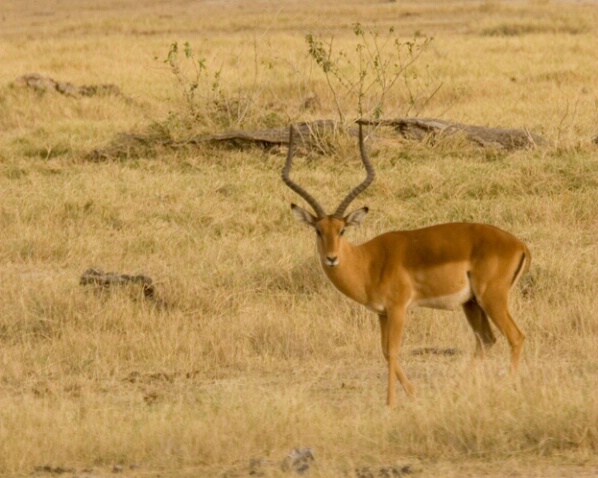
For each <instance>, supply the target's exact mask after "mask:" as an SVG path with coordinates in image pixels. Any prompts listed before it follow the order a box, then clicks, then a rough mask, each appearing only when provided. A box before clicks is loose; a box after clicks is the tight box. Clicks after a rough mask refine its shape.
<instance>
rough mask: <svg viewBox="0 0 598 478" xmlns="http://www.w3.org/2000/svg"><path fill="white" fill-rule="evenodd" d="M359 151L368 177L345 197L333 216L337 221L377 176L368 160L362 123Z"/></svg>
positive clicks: (360, 126)
mask: <svg viewBox="0 0 598 478" xmlns="http://www.w3.org/2000/svg"><path fill="white" fill-rule="evenodd" d="M359 151H361V161H362V162H363V165H364V166H365V170H366V171H367V177H366V178H365V179H364V180H363V182H362V183H361V184H360V185H359V186H357V187H355V188H354V189H353V190H352V191H351V192H350V193H349V194H347V197H345V199H343V202H341V203H340V205H339V207H337V208H336V211H335V212H334V214H333V216H334V217H336V218H337V219H342V217H343V214H344V213H345V209H347V206H348V205H349V204H351V202H352V201H353V200H354V199H355V198H356V197H357V196H359V195H360V194H361V193H362V192H363V191H365V190H366V188H367V187H368V186H369V185H370V184H371V183H372V181H373V180H374V177H375V176H376V173H375V172H374V167H373V166H372V163H371V162H370V158H368V155H367V152H366V150H365V145H364V144H363V127H362V125H361V123H359Z"/></svg>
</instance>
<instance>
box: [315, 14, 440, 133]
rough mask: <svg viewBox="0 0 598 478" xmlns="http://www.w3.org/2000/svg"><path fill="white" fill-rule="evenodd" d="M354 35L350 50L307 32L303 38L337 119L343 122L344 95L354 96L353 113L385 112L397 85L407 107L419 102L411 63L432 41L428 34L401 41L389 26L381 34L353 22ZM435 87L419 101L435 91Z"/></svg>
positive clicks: (365, 114) (415, 76)
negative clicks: (326, 86)
mask: <svg viewBox="0 0 598 478" xmlns="http://www.w3.org/2000/svg"><path fill="white" fill-rule="evenodd" d="M353 33H354V35H355V37H356V40H357V41H356V44H355V48H354V51H352V52H347V51H346V50H343V49H337V48H336V46H335V43H334V37H331V38H330V39H329V40H323V39H320V38H317V37H316V36H315V35H314V34H311V33H310V34H308V35H307V36H306V37H305V40H306V42H307V45H308V52H309V55H310V56H311V58H312V59H313V60H314V61H315V62H316V64H317V65H318V66H319V67H320V68H321V70H322V71H323V72H324V75H325V77H326V82H327V84H328V88H329V89H330V91H331V93H332V95H333V98H334V101H335V104H336V109H337V112H338V115H339V118H340V120H341V122H344V121H345V117H346V113H345V107H344V106H343V104H344V102H343V101H342V100H343V99H344V98H345V97H350V96H356V97H357V115H358V116H359V117H364V116H371V117H373V118H375V119H378V118H381V117H382V116H383V115H384V114H385V113H386V102H387V98H388V96H389V95H390V94H391V93H394V91H395V89H396V88H397V87H398V86H399V85H401V86H402V87H403V88H404V90H405V92H406V95H407V108H406V110H407V111H409V110H412V109H413V108H416V107H417V105H418V104H420V103H421V102H420V101H419V100H420V94H419V92H417V91H415V89H414V84H415V82H416V81H417V80H418V76H417V74H416V73H415V72H414V71H413V68H412V67H413V65H414V63H415V62H416V61H417V60H418V59H419V58H420V57H421V55H422V53H423V52H424V51H425V49H426V48H427V46H428V45H429V44H430V42H431V41H432V38H431V37H427V36H421V35H415V36H414V38H413V39H412V40H410V41H401V40H400V39H399V38H398V36H397V33H396V31H395V29H394V28H393V27H391V28H389V29H388V32H387V33H386V34H385V35H380V34H379V33H378V32H375V31H373V30H366V29H364V27H363V26H362V25H361V24H360V23H355V24H353ZM439 88H440V86H437V87H436V88H435V89H434V91H432V93H431V94H429V95H428V98H427V99H426V101H425V102H424V103H423V104H424V105H425V104H426V103H427V102H428V101H429V99H431V97H432V96H433V95H434V94H435V93H436V91H438V89H439Z"/></svg>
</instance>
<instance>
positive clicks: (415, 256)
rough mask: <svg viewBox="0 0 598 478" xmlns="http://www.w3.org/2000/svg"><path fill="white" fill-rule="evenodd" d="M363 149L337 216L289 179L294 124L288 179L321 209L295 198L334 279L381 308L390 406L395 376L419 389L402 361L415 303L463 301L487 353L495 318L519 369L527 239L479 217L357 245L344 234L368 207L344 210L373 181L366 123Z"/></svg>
mask: <svg viewBox="0 0 598 478" xmlns="http://www.w3.org/2000/svg"><path fill="white" fill-rule="evenodd" d="M359 149H360V152H361V160H362V162H363V164H364V166H365V169H366V171H367V177H366V179H365V180H364V181H363V182H362V183H361V184H359V185H358V186H357V187H355V188H354V189H353V190H352V191H351V192H350V193H349V194H348V195H347V196H346V197H345V198H344V199H343V201H342V202H341V203H340V205H339V206H338V208H337V209H336V211H334V213H333V214H331V215H328V214H326V213H325V212H324V209H323V208H322V206H320V204H319V203H318V201H316V200H315V199H314V198H313V197H312V196H311V195H310V194H309V193H308V192H307V191H305V190H304V189H303V188H302V187H301V186H299V185H298V184H296V183H295V182H293V181H292V180H291V179H290V178H289V172H290V170H291V164H292V159H293V151H294V144H293V127H292V126H291V128H290V132H289V150H288V156H287V159H286V164H285V167H284V168H283V171H282V179H283V181H284V182H285V184H286V185H287V186H288V187H290V188H291V189H292V190H293V191H295V192H296V193H297V194H299V196H301V197H302V198H303V199H305V201H306V202H307V203H308V204H309V205H310V206H311V207H312V208H313V211H314V213H315V215H314V214H312V213H310V212H308V211H307V210H305V209H303V208H301V207H299V206H297V205H295V204H291V209H292V212H293V214H294V215H295V218H296V219H297V220H298V221H299V222H300V223H303V224H306V225H308V226H310V227H312V228H314V229H315V231H316V243H317V249H318V254H319V257H320V263H321V265H322V269H323V270H324V272H325V274H326V276H327V277H328V279H329V280H330V282H332V284H333V285H334V286H335V287H336V288H337V289H338V290H339V291H341V292H342V293H343V294H345V295H346V296H348V297H350V298H351V299H353V300H355V301H356V302H358V303H360V304H362V305H364V306H366V307H367V308H368V309H370V310H372V311H373V312H375V313H376V314H378V317H379V320H380V331H381V342H382V353H383V354H384V357H385V359H386V361H387V363H388V393H387V405H388V406H391V407H392V406H394V405H395V404H396V394H395V388H396V386H395V385H396V379H397V378H398V380H399V382H400V383H401V385H402V387H403V389H404V390H405V392H406V393H407V395H409V396H413V395H414V388H413V385H412V384H411V382H410V381H409V379H408V378H407V375H406V374H405V372H404V371H403V369H402V368H401V366H400V365H399V363H398V355H399V348H400V345H401V338H402V335H403V328H404V325H405V319H406V313H407V309H408V308H410V307H415V306H419V307H431V308H436V309H446V310H451V309H455V308H458V307H459V306H460V307H462V309H463V312H464V313H465V317H466V318H467V320H468V322H469V324H470V326H471V327H472V329H473V331H474V334H475V337H476V350H475V355H476V356H483V355H484V353H485V350H486V349H487V348H489V347H490V346H491V345H492V344H493V343H494V342H495V341H496V338H495V337H494V334H493V332H492V329H491V327H490V322H489V319H490V320H491V321H492V322H493V323H494V325H495V326H496V327H497V328H498V330H499V331H500V332H502V333H503V334H504V335H505V336H506V338H507V340H508V342H509V345H510V348H511V373H512V375H515V374H516V373H517V368H518V365H519V358H520V355H521V350H522V347H523V342H524V339H525V335H524V334H523V332H522V331H521V330H520V329H519V327H517V324H516V323H515V322H514V320H513V318H512V317H511V314H510V313H509V309H508V301H509V291H510V290H511V288H512V287H513V286H514V285H515V283H516V282H517V280H518V279H519V278H520V277H521V275H523V274H524V273H525V272H526V271H527V269H528V268H529V264H530V260H531V255H530V252H529V250H528V248H527V246H526V245H525V244H524V243H523V242H521V241H520V240H519V239H517V238H516V237H515V236H513V235H512V234H510V233H508V232H506V231H503V230H501V229H499V228H497V227H494V226H490V225H487V224H475V223H448V224H438V225H435V226H430V227H425V228H423V229H417V230H412V231H394V232H387V233H385V234H381V235H379V236H376V237H374V238H373V239H371V240H369V241H367V242H365V243H364V244H361V245H357V246H356V245H353V244H351V243H350V242H348V241H347V240H346V239H345V237H344V233H345V230H346V229H347V228H348V227H352V226H357V225H359V224H360V223H361V222H362V220H363V219H364V217H365V216H366V214H367V212H368V208H367V207H362V208H360V209H357V210H355V211H353V212H351V213H349V214H347V215H344V214H345V209H346V208H347V207H348V206H349V204H350V203H351V202H352V201H353V200H354V199H355V198H356V197H357V196H358V195H359V194H361V193H362V192H363V191H364V190H365V189H366V188H367V187H368V186H369V185H370V184H371V182H372V181H373V180H374V168H373V166H372V164H371V163H370V160H369V158H368V155H367V152H366V149H365V145H364V140H363V131H362V126H361V124H360V125H359Z"/></svg>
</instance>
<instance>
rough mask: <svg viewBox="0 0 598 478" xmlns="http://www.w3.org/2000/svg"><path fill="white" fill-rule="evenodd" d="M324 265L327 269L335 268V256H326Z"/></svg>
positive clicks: (336, 262)
mask: <svg viewBox="0 0 598 478" xmlns="http://www.w3.org/2000/svg"><path fill="white" fill-rule="evenodd" d="M326 265H327V266H329V267H335V266H337V265H338V257H337V256H326Z"/></svg>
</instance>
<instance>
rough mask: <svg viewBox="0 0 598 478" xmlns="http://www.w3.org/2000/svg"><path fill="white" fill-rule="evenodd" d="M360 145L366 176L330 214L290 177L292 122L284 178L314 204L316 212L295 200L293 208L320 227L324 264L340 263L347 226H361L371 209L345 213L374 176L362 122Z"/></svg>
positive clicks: (301, 217) (301, 219)
mask: <svg viewBox="0 0 598 478" xmlns="http://www.w3.org/2000/svg"><path fill="white" fill-rule="evenodd" d="M359 149H360V151H361V160H362V161H363V164H364V166H365V168H366V171H367V177H366V179H365V180H364V181H363V182H362V183H361V184H360V185H359V186H357V187H355V188H354V189H353V190H352V191H351V192H350V193H349V194H348V195H347V196H346V197H345V199H343V201H342V202H341V203H340V205H339V206H338V208H337V209H336V211H335V212H334V214H331V215H328V214H326V213H325V212H324V209H323V208H322V206H320V204H319V203H318V201H316V200H315V199H314V198H313V196H311V195H310V194H309V193H308V192H307V191H305V189H303V188H302V187H301V186H299V185H298V184H296V183H294V182H293V181H292V180H291V179H290V178H289V172H290V170H291V164H292V160H293V150H294V144H293V127H292V126H291V129H290V133H289V154H288V156H287V161H286V164H285V167H284V169H283V170H282V179H283V181H284V182H285V184H286V185H287V186H288V187H290V188H291V189H292V190H293V191H295V192H296V193H297V194H299V195H300V196H301V197H302V198H303V199H305V200H306V201H307V203H308V204H309V205H310V206H311V207H312V208H313V210H314V212H315V215H314V214H311V213H310V212H309V211H307V210H305V209H303V208H302V207H299V206H297V205H296V204H291V209H292V211H293V214H294V215H295V218H296V219H297V221H299V222H300V223H303V224H306V225H308V226H311V227H313V228H314V229H315V231H316V236H317V239H316V241H317V244H318V252H319V254H320V259H321V261H322V264H324V265H325V266H327V267H336V266H338V265H339V263H340V260H341V257H340V255H341V251H342V246H343V242H344V238H343V236H344V234H345V230H346V229H347V228H348V227H351V226H358V225H359V224H361V221H362V220H363V218H364V217H365V215H366V214H367V212H368V208H367V207H362V208H360V209H357V210H355V211H353V212H351V213H349V214H347V215H346V216H345V215H344V213H345V209H347V206H349V204H350V203H351V202H352V201H353V200H354V199H355V198H356V197H357V196H358V195H359V194H361V193H362V192H363V191H365V189H366V188H367V187H368V186H369V185H370V183H371V182H372V181H373V180H374V168H373V167H372V165H371V163H370V160H369V158H368V156H367V154H366V151H365V146H364V144H363V131H362V126H361V123H360V124H359Z"/></svg>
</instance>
